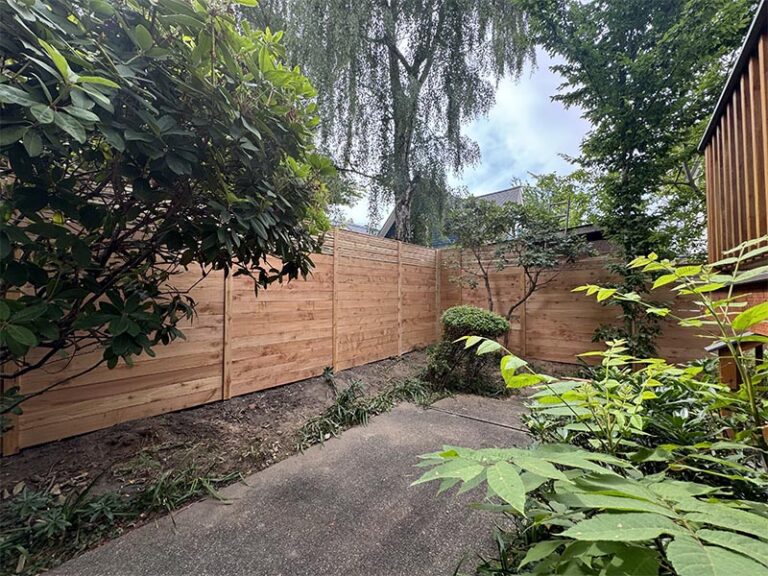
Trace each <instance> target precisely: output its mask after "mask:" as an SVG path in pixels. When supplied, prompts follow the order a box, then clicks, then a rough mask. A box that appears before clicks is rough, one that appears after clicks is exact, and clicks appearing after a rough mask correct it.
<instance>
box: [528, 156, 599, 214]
mask: <svg viewBox="0 0 768 576" xmlns="http://www.w3.org/2000/svg"><path fill="white" fill-rule="evenodd" d="M531 176H532V177H533V183H531V184H526V185H525V186H523V201H524V202H525V203H526V204H529V205H530V204H538V205H539V206H540V207H541V209H542V210H544V211H545V212H551V213H552V214H554V215H555V216H556V217H557V218H558V219H559V222H560V225H561V226H562V227H563V228H573V227H575V226H581V225H582V224H587V223H589V222H590V221H593V220H594V219H595V217H596V215H597V214H596V212H597V210H596V209H597V203H596V199H595V190H593V189H592V188H594V183H593V182H592V181H591V180H592V176H591V175H590V174H589V173H588V172H587V171H586V170H584V169H579V170H576V171H574V172H573V173H571V174H568V175H566V176H559V175H558V174H556V173H554V172H550V173H548V174H531Z"/></svg>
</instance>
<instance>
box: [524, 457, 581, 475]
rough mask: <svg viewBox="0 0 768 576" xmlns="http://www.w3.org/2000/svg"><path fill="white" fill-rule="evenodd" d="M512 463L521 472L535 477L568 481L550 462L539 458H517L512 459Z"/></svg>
mask: <svg viewBox="0 0 768 576" xmlns="http://www.w3.org/2000/svg"><path fill="white" fill-rule="evenodd" d="M513 462H514V463H515V465H517V466H519V467H520V468H522V469H523V470H527V471H528V472H532V473H534V474H536V475H537V476H542V477H544V478H552V479H553V480H568V477H567V476H566V475H565V474H563V473H562V472H561V471H560V470H558V469H557V468H555V467H554V466H553V465H552V464H551V463H550V462H548V461H546V460H543V459H541V458H533V457H529V456H518V457H516V458H514V459H513Z"/></svg>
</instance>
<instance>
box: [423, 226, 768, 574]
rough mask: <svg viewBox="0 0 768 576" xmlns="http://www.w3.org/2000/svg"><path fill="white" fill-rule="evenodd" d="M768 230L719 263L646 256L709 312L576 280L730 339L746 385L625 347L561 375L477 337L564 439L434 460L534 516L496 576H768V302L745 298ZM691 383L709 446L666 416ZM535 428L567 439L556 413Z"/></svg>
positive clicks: (491, 567) (476, 343) (646, 265)
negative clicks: (766, 431) (758, 349)
mask: <svg viewBox="0 0 768 576" xmlns="http://www.w3.org/2000/svg"><path fill="white" fill-rule="evenodd" d="M765 240H766V238H761V239H756V240H754V241H751V242H746V243H744V244H743V245H741V246H740V247H739V248H737V249H735V250H733V251H731V252H730V253H729V254H728V255H726V258H724V259H723V260H721V261H720V262H717V263H715V264H714V265H701V266H699V265H677V264H676V263H675V262H673V261H670V260H665V259H662V258H659V257H658V256H657V255H655V254H650V255H649V256H647V257H641V258H637V259H635V260H634V261H633V262H632V263H631V264H630V266H631V267H633V268H640V269H642V270H643V272H645V273H654V274H659V273H660V274H661V275H660V276H658V278H657V279H656V282H655V286H654V287H655V288H657V289H658V288H661V287H667V288H668V287H670V286H672V287H673V290H675V291H676V292H678V293H679V294H680V295H681V296H682V297H684V298H688V299H690V300H691V303H692V304H693V305H694V306H695V309H696V311H695V312H692V313H691V314H690V315H688V316H678V315H676V314H675V313H674V312H673V311H672V310H670V309H668V308H665V307H660V306H657V305H654V304H650V303H646V302H644V301H643V299H642V298H641V297H640V296H639V295H638V294H637V293H624V292H620V291H619V290H617V289H616V288H607V287H600V286H595V285H587V286H582V287H579V288H576V290H577V291H585V292H586V293H587V294H589V295H594V296H596V297H597V298H598V299H599V300H606V299H609V298H615V299H625V300H630V301H632V302H635V303H637V304H638V306H639V307H640V308H641V309H643V310H644V311H645V312H646V313H648V314H651V315H655V316H659V317H665V318H674V319H676V320H677V321H678V322H679V323H680V324H681V325H683V326H687V327H691V328H694V329H697V330H699V331H701V332H703V334H702V335H703V336H705V337H707V338H710V339H713V340H716V341H717V342H719V343H720V344H721V345H723V346H725V347H726V349H727V350H728V354H726V355H725V357H726V359H728V360H731V361H733V362H734V363H735V365H736V369H737V372H738V373H739V375H740V380H741V387H740V388H739V389H738V390H731V389H730V388H729V387H728V386H726V385H724V384H723V383H721V382H719V381H718V380H717V379H714V380H713V378H712V376H711V375H706V371H705V369H704V367H703V366H701V365H691V366H675V365H671V364H669V363H667V362H666V361H664V360H663V359H658V358H651V359H648V358H637V357H635V356H633V355H632V354H630V353H628V349H627V348H626V346H625V343H624V342H621V341H616V342H610V343H609V346H608V349H607V350H606V351H601V352H594V353H589V354H588V356H594V357H597V358H599V359H600V367H599V368H597V369H595V371H594V373H595V374H596V377H595V378H591V379H582V380H576V379H569V380H556V379H554V378H551V377H548V376H545V375H542V374H537V373H535V372H534V371H533V370H531V369H530V367H529V366H528V365H527V363H526V362H525V361H524V360H522V359H520V358H518V357H516V356H514V355H513V354H511V353H509V352H508V351H506V350H504V349H503V347H502V346H501V345H500V344H498V343H497V342H495V341H492V340H488V339H485V338H482V337H478V336H470V337H465V338H462V340H463V341H464V345H465V347H466V348H476V352H477V353H478V354H487V353H491V352H497V351H500V350H501V351H503V352H505V354H504V356H503V357H502V358H501V361H500V369H501V374H502V376H503V377H504V380H505V381H506V383H507V386H509V387H513V388H527V387H535V390H536V391H535V393H534V394H533V395H532V402H533V408H534V411H535V412H536V413H537V414H538V415H539V416H541V415H542V414H543V415H544V416H545V417H546V418H549V419H554V420H556V427H557V430H556V432H557V433H558V434H559V437H556V438H557V441H556V442H554V443H547V442H545V443H543V444H536V445H534V446H533V447H532V448H529V449H520V448H511V449H484V450H469V449H466V448H457V447H452V446H446V447H444V448H443V450H441V451H440V452H436V453H433V454H428V455H426V456H424V457H423V461H422V463H421V465H422V466H425V467H428V468H429V470H428V471H427V472H426V473H425V474H424V475H423V476H422V477H421V478H420V479H419V480H417V482H416V483H421V482H430V481H439V482H440V489H441V491H442V490H448V489H451V488H453V487H456V486H458V487H459V492H463V491H466V490H470V489H473V488H476V487H479V486H485V487H486V491H487V492H486V493H487V501H486V502H484V503H483V504H481V505H480V507H481V508H485V509H489V510H495V511H498V512H501V513H505V514H512V515H515V516H517V517H520V518H522V520H521V521H520V523H519V525H520V526H521V529H522V531H523V533H522V534H520V535H518V537H517V538H516V540H517V546H516V547H514V546H513V547H510V548H509V549H507V550H506V551H505V552H504V554H503V558H501V559H500V560H499V561H498V562H489V563H486V566H485V568H484V570H486V572H487V573H492V574H541V575H544V574H576V575H593V576H598V575H599V576H606V575H608V574H617V575H618V574H638V575H640V574H642V575H656V576H658V575H662V576H672V575H678V576H689V575H690V576H693V575H698V574H711V575H723V576H725V575H726V574H731V573H744V574H758V575H766V574H768V536H766V535H767V534H768V532H767V531H766V530H768V508H766V506H765V497H766V487H767V486H768V451H766V447H765V440H764V437H763V427H764V425H765V418H766V412H768V400H767V399H766V394H765V391H766V386H765V382H766V379H768V363H767V362H765V361H764V360H761V359H760V358H759V357H755V356H752V355H750V354H749V353H748V350H747V349H748V348H749V347H751V346H753V345H755V344H765V343H766V342H768V337H765V336H761V335H759V334H753V333H752V331H751V329H752V328H754V327H755V326H757V325H758V324H761V323H762V322H765V321H767V320H768V304H767V303H759V304H757V305H753V306H749V305H748V304H747V303H746V302H745V301H744V299H743V296H742V295H738V294H736V292H735V286H737V285H739V284H742V283H743V282H744V281H746V280H749V279H751V278H755V277H757V276H759V275H761V274H764V273H765V272H767V271H768V266H757V267H754V268H752V269H749V270H741V264H742V263H743V262H745V261H753V260H754V259H755V258H758V257H761V256H762V255H764V254H766V253H768V246H765V245H764V244H765ZM718 266H719V267H725V269H726V271H721V270H718V269H717V267H718ZM686 391H687V393H688V397H689V399H690V400H689V401H687V402H686V406H685V407H686V412H685V413H683V415H681V416H680V419H681V420H689V419H690V420H693V419H696V420H701V419H703V420H706V421H708V422H709V423H712V424H713V426H712V427H710V428H708V429H707V432H708V433H709V434H710V437H709V438H708V439H707V440H704V441H702V440H701V439H696V441H695V442H694V443H692V444H684V443H675V442H671V441H670V439H669V436H668V432H667V429H668V422H664V418H663V417H662V416H663V414H664V413H665V411H666V413H670V412H673V411H675V410H676V408H678V407H679V405H678V406H675V405H674V404H675V402H676V398H675V396H674V395H675V394H679V393H681V392H686ZM665 394H667V395H668V394H672V396H671V397H670V396H667V397H666V398H664V397H663V396H664V395H665ZM670 401H671V404H672V405H668V404H666V402H670ZM688 408H695V409H696V412H695V413H691V412H693V411H691V410H688ZM681 428H682V426H681ZM531 430H532V432H533V433H534V434H538V435H539V437H540V438H541V439H542V440H545V441H547V440H551V439H552V436H551V432H552V428H548V429H545V430H544V432H545V433H542V428H541V419H536V418H535V419H534V422H533V424H532V425H531ZM726 433H728V436H730V439H728V438H726ZM718 436H719V438H718ZM564 440H565V441H569V442H572V443H575V444H576V446H574V445H573V444H563V443H562V441H564Z"/></svg>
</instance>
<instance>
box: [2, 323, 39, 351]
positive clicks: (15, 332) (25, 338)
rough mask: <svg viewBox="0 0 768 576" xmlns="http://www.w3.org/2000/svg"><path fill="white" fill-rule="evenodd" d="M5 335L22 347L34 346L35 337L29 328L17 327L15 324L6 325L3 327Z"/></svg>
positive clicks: (35, 343)
mask: <svg viewBox="0 0 768 576" xmlns="http://www.w3.org/2000/svg"><path fill="white" fill-rule="evenodd" d="M5 333H6V335H7V336H8V337H10V338H13V339H14V340H15V341H16V342H18V343H19V344H22V345H24V346H36V345H37V336H35V333H34V332H32V330H30V329H29V328H25V327H24V326H18V325H16V324H7V325H6V326H5Z"/></svg>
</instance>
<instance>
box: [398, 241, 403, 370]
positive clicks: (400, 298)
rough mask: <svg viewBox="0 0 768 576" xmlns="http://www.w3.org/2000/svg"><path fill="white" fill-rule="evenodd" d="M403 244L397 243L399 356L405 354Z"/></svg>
mask: <svg viewBox="0 0 768 576" xmlns="http://www.w3.org/2000/svg"><path fill="white" fill-rule="evenodd" d="M402 252H403V243H402V242H400V241H399V240H398V241H397V355H398V356H400V355H401V354H402V353H403V256H402Z"/></svg>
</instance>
